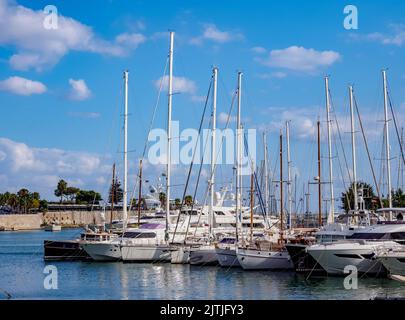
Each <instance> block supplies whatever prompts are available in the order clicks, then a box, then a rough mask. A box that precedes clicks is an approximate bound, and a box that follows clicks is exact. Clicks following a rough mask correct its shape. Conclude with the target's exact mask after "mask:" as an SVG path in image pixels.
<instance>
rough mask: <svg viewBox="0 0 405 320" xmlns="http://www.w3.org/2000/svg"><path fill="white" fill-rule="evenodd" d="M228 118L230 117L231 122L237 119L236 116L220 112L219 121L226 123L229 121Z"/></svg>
mask: <svg viewBox="0 0 405 320" xmlns="http://www.w3.org/2000/svg"><path fill="white" fill-rule="evenodd" d="M228 119H229V122H235V121H236V116H229V115H228V114H227V113H225V112H220V113H219V114H218V122H219V123H222V124H225V123H227V122H228Z"/></svg>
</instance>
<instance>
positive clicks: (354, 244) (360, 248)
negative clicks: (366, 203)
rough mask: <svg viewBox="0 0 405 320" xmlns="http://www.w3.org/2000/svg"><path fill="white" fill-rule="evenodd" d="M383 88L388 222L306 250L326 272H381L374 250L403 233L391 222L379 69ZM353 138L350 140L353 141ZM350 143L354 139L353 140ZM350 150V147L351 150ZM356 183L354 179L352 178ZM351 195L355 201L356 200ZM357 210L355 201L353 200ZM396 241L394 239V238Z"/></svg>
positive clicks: (402, 227)
mask: <svg viewBox="0 0 405 320" xmlns="http://www.w3.org/2000/svg"><path fill="white" fill-rule="evenodd" d="M382 77H383V88H384V117H385V119H384V120H385V121H384V122H385V126H384V129H385V147H386V161H387V173H388V174H387V178H388V201H389V208H386V209H384V211H386V212H388V220H389V221H388V222H382V223H379V224H377V225H375V226H370V227H367V228H365V229H363V230H359V231H358V232H356V233H354V234H353V235H352V236H350V241H347V240H346V241H338V242H336V243H331V244H317V245H313V246H311V247H309V248H308V249H307V251H308V253H309V254H310V255H311V256H312V257H313V258H314V259H315V260H316V261H317V263H319V264H320V265H321V266H322V267H323V268H324V269H325V270H326V271H327V272H328V273H329V274H336V275H343V274H344V268H345V266H347V265H353V266H356V267H357V270H358V272H359V273H366V274H376V273H380V272H384V271H385V270H384V268H383V267H382V264H381V262H380V261H378V260H376V255H377V253H378V250H380V249H381V248H382V247H391V248H396V247H397V246H398V244H397V243H396V242H399V241H400V240H402V236H403V235H404V234H405V233H404V231H405V225H401V224H391V223H390V221H392V219H393V215H392V210H391V209H390V208H392V195H391V174H390V144H389V130H388V122H389V119H388V91H387V75H386V71H385V70H383V71H382ZM349 92H350V106H351V110H353V109H352V105H353V90H352V87H350V88H349ZM353 133H354V127H353V112H352V135H353ZM353 141H354V140H353ZM353 146H354V142H353ZM353 151H354V150H353ZM353 154H354V158H353V168H354V173H355V172H356V170H355V169H356V167H355V153H354V152H353ZM354 185H356V181H354ZM356 198H357V196H356V194H355V201H357V199H356ZM355 205H356V207H355V210H357V209H358V208H357V204H356V203H355ZM396 240H398V241H396Z"/></svg>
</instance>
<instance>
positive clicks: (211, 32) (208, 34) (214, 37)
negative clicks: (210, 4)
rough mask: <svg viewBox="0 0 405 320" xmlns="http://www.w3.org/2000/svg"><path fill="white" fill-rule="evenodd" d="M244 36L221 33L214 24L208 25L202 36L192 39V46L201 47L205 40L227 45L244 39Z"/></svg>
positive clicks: (233, 33)
mask: <svg viewBox="0 0 405 320" xmlns="http://www.w3.org/2000/svg"><path fill="white" fill-rule="evenodd" d="M243 38H244V37H243V35H242V34H241V33H238V32H229V31H221V30H219V29H218V28H217V27H216V26H215V25H214V24H206V25H205V26H204V30H203V33H202V35H201V36H198V37H195V38H192V39H191V40H190V43H191V44H194V45H201V44H202V43H203V42H204V41H205V40H208V41H212V42H216V43H226V42H231V41H237V40H241V39H243Z"/></svg>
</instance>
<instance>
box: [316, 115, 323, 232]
mask: <svg viewBox="0 0 405 320" xmlns="http://www.w3.org/2000/svg"><path fill="white" fill-rule="evenodd" d="M316 126H317V128H318V225H319V226H321V225H322V185H321V183H322V182H321V181H322V180H321V122H320V121H319V120H318V121H317V123H316Z"/></svg>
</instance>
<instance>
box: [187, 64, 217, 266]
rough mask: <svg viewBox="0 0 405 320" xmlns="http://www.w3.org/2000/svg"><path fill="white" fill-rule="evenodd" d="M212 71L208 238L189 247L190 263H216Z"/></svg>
mask: <svg viewBox="0 0 405 320" xmlns="http://www.w3.org/2000/svg"><path fill="white" fill-rule="evenodd" d="M212 73H213V107H212V108H213V110H212V131H211V174H210V180H209V191H210V204H209V214H208V226H209V239H208V242H207V243H206V244H204V245H200V246H197V247H191V248H190V258H189V262H190V264H191V265H217V264H218V259H217V254H216V252H215V245H214V244H213V243H212V240H213V237H214V235H213V224H214V194H215V188H214V185H215V167H216V165H215V162H216V161H215V160H216V152H215V150H216V113H217V82H218V68H216V67H214V68H213V70H212Z"/></svg>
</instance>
